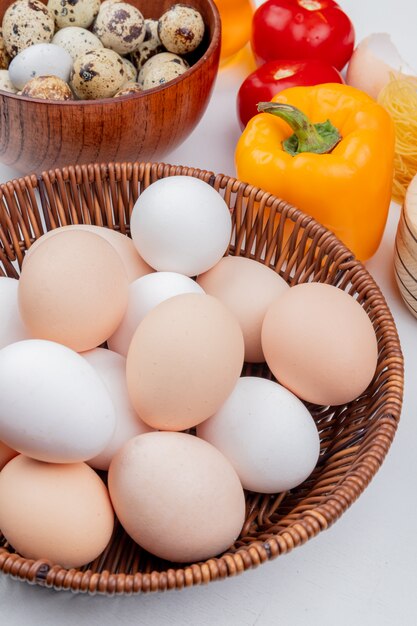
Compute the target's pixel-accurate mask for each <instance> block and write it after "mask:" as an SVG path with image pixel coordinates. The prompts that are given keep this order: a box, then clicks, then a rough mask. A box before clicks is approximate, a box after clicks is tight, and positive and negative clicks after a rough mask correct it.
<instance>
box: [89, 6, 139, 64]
mask: <svg viewBox="0 0 417 626" xmlns="http://www.w3.org/2000/svg"><path fill="white" fill-rule="evenodd" d="M93 32H94V34H95V35H97V37H98V38H99V39H100V41H101V42H102V43H103V45H104V46H105V47H106V48H110V49H111V50H114V51H115V52H118V53H119V54H128V53H129V52H133V50H135V49H136V48H137V47H138V46H139V45H140V44H141V43H142V41H143V39H144V37H145V24H144V19H143V15H142V13H141V12H140V11H139V10H138V9H136V7H133V6H132V5H131V4H127V2H115V3H114V4H109V5H107V6H106V7H105V8H104V9H102V10H101V11H100V13H99V14H98V16H97V19H96V21H95V22H94V26H93Z"/></svg>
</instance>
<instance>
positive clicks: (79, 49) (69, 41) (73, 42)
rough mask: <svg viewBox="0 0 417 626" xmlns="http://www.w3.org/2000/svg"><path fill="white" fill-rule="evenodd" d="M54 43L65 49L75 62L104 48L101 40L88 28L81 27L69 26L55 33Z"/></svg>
mask: <svg viewBox="0 0 417 626" xmlns="http://www.w3.org/2000/svg"><path fill="white" fill-rule="evenodd" d="M52 43H53V44H55V45H56V46H60V47H61V48H64V50H66V51H67V52H68V53H69V54H70V55H71V58H72V60H73V61H75V59H76V58H77V57H79V56H81V55H83V54H85V53H86V52H90V51H91V50H96V49H97V48H102V47H103V44H102V43H101V41H100V39H99V38H98V37H96V36H95V35H94V33H92V32H91V31H89V30H87V29H86V28H80V27H79V26H67V27H66V28H62V29H61V30H59V31H58V32H57V33H55V35H54V38H53V39H52Z"/></svg>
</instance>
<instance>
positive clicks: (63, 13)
mask: <svg viewBox="0 0 417 626" xmlns="http://www.w3.org/2000/svg"><path fill="white" fill-rule="evenodd" d="M48 9H49V10H50V12H51V14H52V15H53V16H54V19H55V24H56V25H57V28H65V27H66V26H80V27H81V28H87V27H88V26H90V25H91V24H92V23H93V22H94V20H95V17H96V15H97V13H98V12H99V10H100V0H49V1H48Z"/></svg>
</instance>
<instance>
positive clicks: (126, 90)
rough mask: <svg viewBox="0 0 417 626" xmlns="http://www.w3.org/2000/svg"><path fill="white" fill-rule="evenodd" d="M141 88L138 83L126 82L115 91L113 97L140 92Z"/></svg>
mask: <svg viewBox="0 0 417 626" xmlns="http://www.w3.org/2000/svg"><path fill="white" fill-rule="evenodd" d="M142 91H143V88H142V86H141V85H139V83H126V85H125V86H124V87H123V89H121V90H120V91H118V92H117V94H116V95H115V96H114V97H115V98H120V97H121V96H131V95H132V94H134V93H141V92H142Z"/></svg>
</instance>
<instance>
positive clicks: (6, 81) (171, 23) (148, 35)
mask: <svg viewBox="0 0 417 626" xmlns="http://www.w3.org/2000/svg"><path fill="white" fill-rule="evenodd" d="M204 30H205V26H204V21H203V18H202V16H201V14H200V13H199V12H198V11H196V10H195V9H194V8H193V7H191V6H187V5H184V4H176V5H173V6H172V7H171V8H170V9H168V10H167V11H166V12H165V13H164V14H163V15H162V16H161V17H160V18H159V20H153V19H144V17H143V15H142V13H141V12H140V11H139V10H138V9H137V8H136V7H134V6H132V5H131V4H129V3H127V2H119V1H118V0H105V1H104V2H103V3H102V4H100V0H49V1H48V4H47V6H46V5H45V4H43V3H42V2H41V1H40V0H16V1H15V2H13V4H11V5H10V6H9V7H8V9H7V10H6V12H5V14H4V18H3V23H2V31H1V32H0V90H3V91H8V92H11V93H18V94H21V95H24V96H27V97H32V98H40V99H45V100H61V101H62V100H73V99H74V98H75V99H79V100H95V99H98V98H112V97H120V96H126V95H131V94H135V93H139V92H142V91H144V90H147V89H153V88H154V87H158V86H160V85H164V84H165V83H167V82H170V81H171V80H174V79H175V78H177V77H178V76H181V75H182V74H183V73H184V72H186V71H187V69H188V68H189V67H190V64H189V60H190V57H189V56H188V60H187V58H184V56H183V55H189V54H190V53H192V52H194V51H195V50H196V49H197V48H198V46H199V45H200V44H201V42H202V40H203V36H204Z"/></svg>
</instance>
